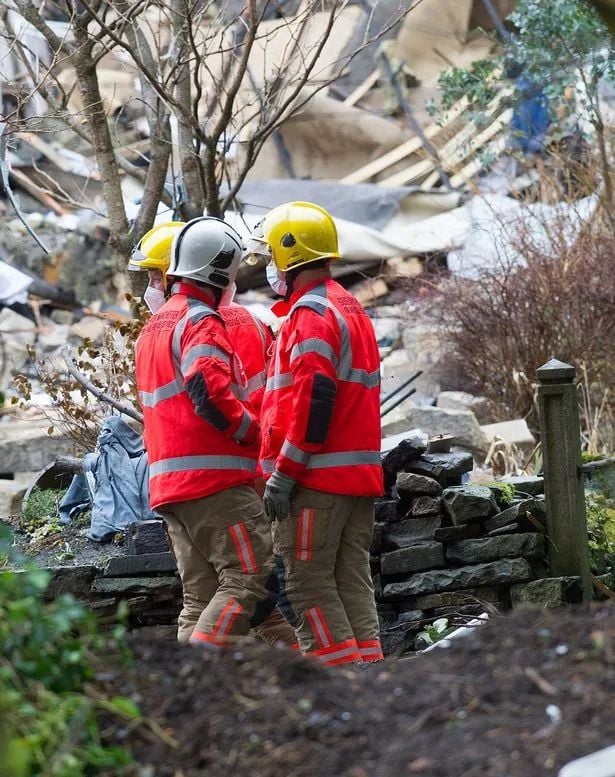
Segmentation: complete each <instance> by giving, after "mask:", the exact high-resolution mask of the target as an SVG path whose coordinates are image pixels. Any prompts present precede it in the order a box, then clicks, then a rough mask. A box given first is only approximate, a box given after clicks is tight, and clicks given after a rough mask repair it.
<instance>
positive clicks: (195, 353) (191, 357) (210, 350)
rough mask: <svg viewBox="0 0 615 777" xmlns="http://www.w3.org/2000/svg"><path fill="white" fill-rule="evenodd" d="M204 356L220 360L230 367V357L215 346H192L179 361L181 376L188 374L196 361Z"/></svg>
mask: <svg viewBox="0 0 615 777" xmlns="http://www.w3.org/2000/svg"><path fill="white" fill-rule="evenodd" d="M204 356H209V357H211V358H212V359H221V360H222V361H223V362H224V363H225V364H228V366H229V367H230V366H231V357H230V356H229V355H228V353H225V351H223V350H222V348H218V346H217V345H193V346H192V348H189V349H188V351H187V353H186V355H185V356H184V358H183V359H182V361H181V365H180V369H181V371H182V375H185V374H186V373H187V372H188V370H189V369H190V367H192V365H193V364H194V362H195V361H196V360H197V359H200V358H201V357H204Z"/></svg>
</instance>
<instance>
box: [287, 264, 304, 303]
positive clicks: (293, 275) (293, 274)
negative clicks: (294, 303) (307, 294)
mask: <svg viewBox="0 0 615 777" xmlns="http://www.w3.org/2000/svg"><path fill="white" fill-rule="evenodd" d="M301 270H302V268H301V267H297V269H296V270H287V271H286V273H285V275H284V280H285V281H286V294H285V295H284V302H288V300H289V299H290V298H291V296H292V294H293V291H294V290H295V280H296V279H297V276H298V275H299V273H300V272H301Z"/></svg>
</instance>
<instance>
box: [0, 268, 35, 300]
mask: <svg viewBox="0 0 615 777" xmlns="http://www.w3.org/2000/svg"><path fill="white" fill-rule="evenodd" d="M32 280H33V279H32V278H31V277H30V276H29V275H26V274H25V273H23V272H20V271H19V270H16V269H15V268H14V267H11V265H10V264H7V263H6V262H2V261H0V302H1V303H3V304H4V305H14V304H15V303H16V302H19V303H21V304H22V305H24V304H25V303H26V302H27V301H28V289H29V288H30V284H31V283H32Z"/></svg>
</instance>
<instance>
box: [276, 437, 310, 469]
mask: <svg viewBox="0 0 615 777" xmlns="http://www.w3.org/2000/svg"><path fill="white" fill-rule="evenodd" d="M311 455H312V454H311V453H308V451H304V450H302V449H301V448H299V447H297V446H296V445H294V444H293V443H292V442H290V440H284V445H282V456H286V458H287V459H290V460H291V461H294V462H295V463H297V464H306V463H307V462H308V461H309V459H310V456H311Z"/></svg>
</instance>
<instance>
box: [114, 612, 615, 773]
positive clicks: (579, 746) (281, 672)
mask: <svg viewBox="0 0 615 777" xmlns="http://www.w3.org/2000/svg"><path fill="white" fill-rule="evenodd" d="M614 616H615V608H613V607H610V608H609V607H602V608H600V609H596V610H593V611H592V612H591V613H590V612H586V611H584V610H581V609H580V608H579V609H569V610H566V611H563V610H560V611H553V612H551V611H545V612H540V613H524V612H516V613H514V614H512V615H511V616H510V617H507V618H500V619H497V621H494V622H492V623H491V624H489V625H487V626H485V627H483V628H481V629H480V633H476V636H474V637H472V638H469V639H467V640H459V641H458V642H457V643H455V644H454V646H453V647H451V648H449V649H446V650H434V651H432V652H431V653H429V654H425V655H421V656H418V657H415V658H413V659H410V660H404V661H399V660H395V659H389V660H387V661H386V662H384V663H382V664H378V665H374V666H373V667H369V668H366V669H355V668H350V669H344V670H333V669H325V668H322V667H320V666H319V665H317V664H315V663H314V662H312V661H309V660H306V659H303V658H301V657H299V656H295V655H293V654H291V653H289V652H287V651H286V650H282V649H280V650H276V649H274V648H270V647H267V646H264V645H258V644H250V645H246V646H245V647H242V648H241V649H240V650H237V651H235V652H234V653H228V654H225V655H216V654H211V653H206V652H202V650H200V649H195V648H191V647H182V646H179V645H176V644H173V643H162V642H161V643H151V642H150V643H148V644H145V643H143V642H136V643H135V653H136V660H135V662H134V664H133V666H132V667H131V668H130V669H129V671H128V673H124V672H123V673H121V675H120V674H119V673H118V674H117V675H116V676H115V677H114V678H113V679H112V680H109V681H107V683H106V684H105V685H106V689H107V690H108V691H111V692H112V693H123V694H129V695H131V696H132V697H133V698H134V700H135V701H136V702H137V703H138V704H139V706H140V707H141V709H142V711H143V713H144V714H145V715H147V716H149V717H150V718H151V719H152V720H153V721H155V723H156V724H158V725H159V726H160V727H161V729H162V730H163V731H164V735H163V738H161V737H160V735H156V734H154V733H152V730H151V727H150V728H148V727H146V726H139V727H138V728H136V729H133V730H129V729H122V730H118V729H115V730H113V731H112V732H110V734H109V741H114V742H117V741H121V742H124V743H126V744H128V745H129V747H130V748H131V749H132V751H133V753H134V755H135V758H136V760H137V761H138V762H139V763H140V764H143V765H147V766H149V767H150V768H149V770H146V772H145V773H147V774H148V775H152V776H153V775H156V777H167V776H168V777H171V776H173V777H180V775H181V776H182V777H193V776H194V777H196V775H204V774H207V775H208V777H218V775H219V776H220V777H222V775H225V777H244V775H245V777H248V775H249V777H291V775H292V777H315V776H317V777H334V775H335V777H342V776H343V777H403V776H404V775H416V774H418V775H428V777H453V775H454V776H455V777H478V775H480V777H533V775H554V774H557V771H558V769H559V768H560V767H561V766H562V765H563V764H565V763H566V762H567V761H569V760H571V759H573V758H576V757H579V756H581V755H585V754H587V753H590V752H593V751H594V750H598V749H600V748H601V747H605V746H607V745H610V744H613V742H615V716H613V714H612V704H613V698H614V692H615V617H614ZM155 728H156V726H154V729H155ZM169 738H170V739H169ZM164 740H167V741H164ZM172 740H174V741H175V745H174V743H173V741H172ZM141 773H142V774H143V773H144V772H141Z"/></svg>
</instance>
